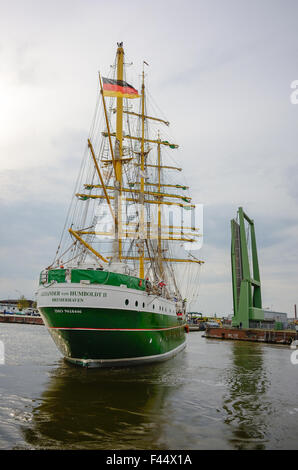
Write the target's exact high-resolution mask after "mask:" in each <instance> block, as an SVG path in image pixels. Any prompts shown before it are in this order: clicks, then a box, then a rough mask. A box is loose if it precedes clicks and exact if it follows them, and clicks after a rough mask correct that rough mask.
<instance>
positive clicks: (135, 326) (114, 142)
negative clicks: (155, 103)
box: [38, 43, 202, 367]
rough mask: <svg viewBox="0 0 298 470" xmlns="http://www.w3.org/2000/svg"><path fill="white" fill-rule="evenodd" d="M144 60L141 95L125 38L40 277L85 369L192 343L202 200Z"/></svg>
mask: <svg viewBox="0 0 298 470" xmlns="http://www.w3.org/2000/svg"><path fill="white" fill-rule="evenodd" d="M145 65H148V64H146V62H144V63H143V72H142V74H141V79H140V80H141V83H140V88H141V93H139V92H138V91H137V89H136V88H134V87H133V86H132V85H130V84H129V83H128V82H127V81H126V80H128V78H127V77H126V73H127V72H126V66H125V63H124V50H123V44H122V43H120V44H119V43H118V49H117V54H116V58H115V62H114V65H113V66H112V67H111V75H112V76H111V77H110V78H104V77H101V75H100V74H99V81H98V83H99V86H98V99H97V104H96V110H95V114H94V119H93V123H92V126H91V130H90V134H89V137H88V139H87V143H86V150H85V154H84V158H83V162H82V165H81V170H80V174H79V177H78V180H77V186H76V189H75V192H74V197H73V200H72V202H71V205H70V209H69V212H68V216H67V221H66V224H65V230H64V231H63V233H62V236H61V240H60V243H59V246H58V249H57V252H56V256H55V258H54V261H53V263H52V264H51V265H50V266H49V267H47V268H46V269H44V270H43V271H42V272H41V274H40V281H39V289H38V308H39V311H40V314H41V316H42V318H43V320H44V322H45V324H46V326H47V328H48V330H49V332H50V334H51V336H52V338H53V339H54V341H55V343H56V345H57V347H58V348H59V350H60V351H61V352H62V354H63V355H64V357H65V358H66V359H67V360H68V361H71V362H73V363H76V364H79V365H83V366H86V367H91V366H100V367H103V366H114V365H117V366H119V365H128V364H129V365H133V364H140V363H144V362H154V361H161V360H165V359H168V358H170V357H172V356H174V355H175V354H177V353H178V352H179V351H181V350H183V348H184V347H185V344H186V332H187V324H186V308H187V305H188V301H189V300H192V299H194V298H195V297H196V295H197V288H198V284H199V283H198V275H199V268H200V264H201V263H202V261H200V260H199V259H197V258H196V257H195V256H194V252H193V251H192V252H190V251H188V250H187V247H188V246H189V247H190V248H192V246H198V245H199V244H198V240H199V239H198V237H199V236H200V232H199V228H197V227H196V226H195V220H194V219H195V217H194V209H195V206H194V204H192V203H191V197H190V196H189V192H188V190H189V188H188V187H187V186H186V185H185V184H184V183H183V182H182V181H181V180H178V181H177V180H176V178H175V175H176V174H179V173H180V172H181V168H178V167H177V166H176V165H175V164H174V165H173V163H172V162H171V153H173V152H175V149H177V148H178V145H176V144H173V143H171V142H170V141H169V140H170V138H169V137H167V134H166V133H165V129H166V128H167V126H169V122H168V121H166V120H165V119H161V118H159V117H156V114H155V113H154V108H153V107H152V105H151V104H150V101H149V100H148V98H147V95H148V92H147V86H146V89H145V72H144V67H145ZM147 70H148V69H147ZM128 71H129V70H128ZM129 81H130V82H131V80H130V79H129ZM133 105H136V107H135V108H134V107H133ZM100 127H101V128H100ZM168 139H169V140H168Z"/></svg>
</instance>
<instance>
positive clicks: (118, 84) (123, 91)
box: [102, 77, 140, 98]
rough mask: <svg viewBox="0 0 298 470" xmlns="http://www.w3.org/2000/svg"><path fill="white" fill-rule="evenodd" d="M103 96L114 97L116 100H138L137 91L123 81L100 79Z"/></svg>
mask: <svg viewBox="0 0 298 470" xmlns="http://www.w3.org/2000/svg"><path fill="white" fill-rule="evenodd" d="M102 88H103V94H104V96H116V97H117V98H140V95H139V94H138V91H137V90H136V89H135V88H134V87H132V86H131V85H129V83H127V82H124V81H123V80H113V79H110V78H104V77H102Z"/></svg>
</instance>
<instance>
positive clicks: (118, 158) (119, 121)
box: [113, 43, 124, 261]
mask: <svg viewBox="0 0 298 470" xmlns="http://www.w3.org/2000/svg"><path fill="white" fill-rule="evenodd" d="M123 59H124V50H123V47H122V43H118V49H117V56H116V60H117V80H123V62H124V60H123ZM122 141H123V98H122V97H117V113H116V142H115V216H116V217H115V246H114V250H113V251H114V256H115V258H116V259H117V260H118V261H120V260H121V254H122V241H121V229H122V227H121V223H122V214H121V209H122V208H121V193H122V153H123V151H122Z"/></svg>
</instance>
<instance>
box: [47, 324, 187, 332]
mask: <svg viewBox="0 0 298 470" xmlns="http://www.w3.org/2000/svg"><path fill="white" fill-rule="evenodd" d="M182 326H184V325H179V326H171V327H169V328H72V327H63V326H50V327H49V328H51V329H52V330H91V331H92V330H93V331H94V330H95V331H164V330H173V329H175V328H181V327H182Z"/></svg>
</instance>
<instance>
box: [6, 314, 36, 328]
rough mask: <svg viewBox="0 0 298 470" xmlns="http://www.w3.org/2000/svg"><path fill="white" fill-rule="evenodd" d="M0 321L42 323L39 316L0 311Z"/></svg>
mask: <svg viewBox="0 0 298 470" xmlns="http://www.w3.org/2000/svg"><path fill="white" fill-rule="evenodd" d="M0 323H28V324H30V325H44V322H43V320H42V318H41V317H39V316H31V315H11V314H7V313H6V314H3V313H0Z"/></svg>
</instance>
